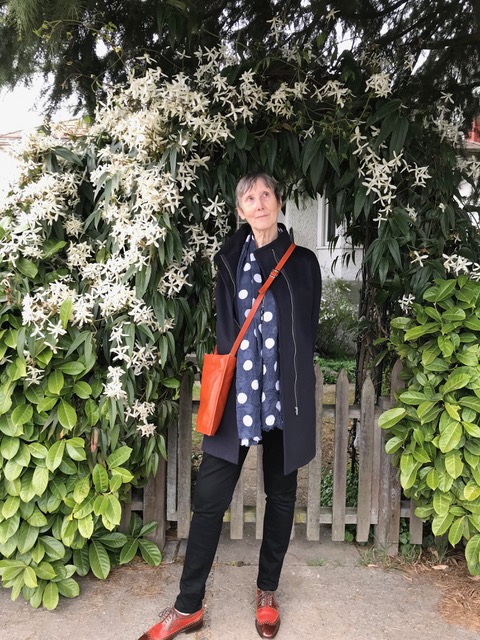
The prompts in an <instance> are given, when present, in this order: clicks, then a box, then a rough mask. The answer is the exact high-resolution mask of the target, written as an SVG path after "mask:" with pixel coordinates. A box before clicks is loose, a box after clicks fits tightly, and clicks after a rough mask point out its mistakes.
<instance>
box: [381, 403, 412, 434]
mask: <svg viewBox="0 0 480 640" xmlns="http://www.w3.org/2000/svg"><path fill="white" fill-rule="evenodd" d="M405 414H406V410H405V409H402V408H401V407H395V408H394V409H388V411H385V412H384V413H382V415H381V416H380V417H379V418H378V426H379V427H381V428H382V429H391V428H392V427H393V426H394V425H396V424H397V423H398V422H400V420H401V419H402V418H403V417H404V416H405Z"/></svg>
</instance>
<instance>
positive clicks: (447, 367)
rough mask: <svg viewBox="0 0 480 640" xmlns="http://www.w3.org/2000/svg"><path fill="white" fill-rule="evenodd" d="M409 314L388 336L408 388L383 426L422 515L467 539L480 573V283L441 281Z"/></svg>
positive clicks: (436, 527) (437, 531) (456, 538)
mask: <svg viewBox="0 0 480 640" xmlns="http://www.w3.org/2000/svg"><path fill="white" fill-rule="evenodd" d="M410 312H411V317H397V318H394V319H393V320H392V321H391V336H390V344H391V346H392V348H393V349H394V351H395V353H397V354H398V355H399V356H400V358H401V359H402V362H403V372H402V378H403V379H404V380H405V381H406V384H407V388H406V390H404V391H402V392H400V393H399V394H398V399H397V405H396V407H395V408H393V409H390V410H388V411H386V412H385V413H384V414H383V415H382V416H381V417H380V419H379V425H380V426H381V427H382V428H383V429H385V430H386V431H387V434H388V440H387V443H386V450H387V452H388V453H391V454H392V455H393V459H394V462H395V464H397V465H398V466H399V469H400V482H401V485H402V487H403V490H404V493H405V495H406V496H407V497H408V498H413V499H414V500H415V501H416V504H417V507H416V514H417V515H418V516H419V517H420V518H422V519H424V520H428V521H430V522H431V527H432V532H433V534H434V535H435V536H441V535H443V534H447V535H448V540H449V542H450V544H451V545H453V546H455V545H457V544H458V543H460V542H461V541H464V542H465V543H466V546H465V556H466V560H467V564H468V568H469V570H470V572H471V573H472V574H474V575H480V364H479V356H480V282H478V281H474V280H472V279H469V277H468V276H467V275H460V276H459V277H458V278H451V279H436V280H435V284H434V285H433V286H430V287H429V288H428V289H427V290H426V291H425V293H424V295H423V301H422V302H421V303H419V302H416V303H413V304H412V305H411V311H410Z"/></svg>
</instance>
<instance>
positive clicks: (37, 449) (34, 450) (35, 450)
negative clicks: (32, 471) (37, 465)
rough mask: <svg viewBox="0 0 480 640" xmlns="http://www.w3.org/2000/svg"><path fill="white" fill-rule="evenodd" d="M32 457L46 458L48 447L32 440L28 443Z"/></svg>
mask: <svg viewBox="0 0 480 640" xmlns="http://www.w3.org/2000/svg"><path fill="white" fill-rule="evenodd" d="M28 448H29V450H30V454H31V456H32V458H37V459H39V460H44V459H45V458H46V457H47V453H48V449H47V448H46V447H44V446H43V444H40V443H39V442H31V443H30V444H29V445H28Z"/></svg>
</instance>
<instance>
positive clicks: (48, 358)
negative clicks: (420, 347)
mask: <svg viewBox="0 0 480 640" xmlns="http://www.w3.org/2000/svg"><path fill="white" fill-rule="evenodd" d="M197 57H198V64H197V65H196V68H195V70H194V72H193V73H190V74H187V73H183V72H181V71H180V72H179V73H178V74H177V75H176V76H174V77H171V78H169V77H166V76H165V75H164V74H163V73H162V71H161V69H159V68H156V67H152V68H150V70H149V71H147V72H146V73H145V74H144V75H142V76H141V77H137V76H136V75H135V74H134V73H133V72H132V74H131V78H130V83H129V84H128V86H126V87H124V88H121V89H118V88H116V89H114V90H112V92H111V93H110V94H109V96H108V99H107V100H106V103H105V104H103V105H100V106H99V108H98V110H97V114H96V118H95V121H94V123H93V124H92V125H91V126H90V127H89V128H88V130H87V131H86V133H85V134H84V135H83V136H79V137H76V138H74V139H72V140H70V141H61V142H60V141H59V140H58V139H57V138H55V136H54V135H45V134H43V133H39V134H36V135H34V136H33V137H31V138H30V140H29V142H28V144H27V146H26V147H25V149H24V150H23V158H24V167H23V173H22V176H21V178H20V180H19V182H18V184H17V185H16V186H14V187H13V188H12V191H11V193H10V195H9V197H8V198H7V199H6V201H5V202H4V204H3V211H2V220H1V227H2V229H3V236H2V239H1V241H0V254H1V256H2V275H1V282H2V288H3V295H4V297H3V302H4V306H3V308H2V325H1V336H0V350H1V353H2V357H3V358H4V361H3V362H4V368H3V371H2V375H1V387H0V453H1V456H2V457H1V461H2V464H3V463H4V464H3V467H2V471H0V502H1V503H2V504H3V505H5V504H6V503H8V504H9V507H8V508H7V509H2V510H1V513H2V516H1V518H2V520H1V521H0V554H1V555H3V556H4V557H5V558H7V559H10V558H15V557H16V556H18V555H19V556H22V557H23V555H24V553H25V552H26V551H29V550H30V549H32V548H35V553H34V554H33V553H32V557H31V560H30V564H28V566H27V565H26V566H25V567H23V566H22V570H25V569H27V568H32V569H33V571H34V573H35V572H36V571H37V569H38V566H39V563H41V561H42V558H43V556H42V554H41V551H42V549H44V548H45V545H46V542H45V540H46V539H47V538H48V540H47V542H49V541H50V539H51V538H53V539H55V540H56V541H58V542H59V543H60V544H61V545H62V548H63V550H64V553H63V554H61V553H60V550H59V548H58V545H57V550H56V552H55V549H54V550H53V551H52V553H53V554H54V555H55V553H57V556H58V558H57V559H59V560H60V559H62V560H65V561H68V559H69V557H70V556H69V552H67V551H66V549H69V548H70V549H74V550H76V552H75V555H74V564H75V565H76V566H77V568H78V566H79V565H82V566H85V562H84V561H85V550H88V553H87V555H88V557H89V558H90V565H91V566H92V569H93V570H94V571H95V573H96V575H99V577H105V575H106V574H108V570H107V569H108V568H109V566H110V565H109V562H111V561H113V560H115V559H116V558H115V554H114V553H112V552H109V547H108V544H107V542H106V540H111V539H110V538H108V533H107V532H108V531H112V530H114V529H115V528H116V527H117V526H118V524H119V522H120V501H121V500H122V499H123V497H124V495H125V489H126V488H128V486H129V485H130V484H131V483H134V484H139V483H141V482H143V481H144V479H145V477H146V476H147V475H148V474H149V473H152V472H155V470H156V468H157V465H158V460H159V456H160V455H163V454H164V453H165V441H164V436H163V433H164V431H165V428H166V427H167V426H168V425H169V424H170V423H171V422H172V420H174V418H175V416H176V411H177V405H176V399H177V396H178V388H179V385H180V379H181V377H182V376H183V375H184V374H185V373H186V372H192V371H193V365H192V363H189V362H186V357H187V355H188V354H190V353H192V352H196V355H197V357H198V359H199V360H200V361H201V359H202V357H203V354H204V353H205V350H206V349H211V348H212V346H213V345H212V334H211V331H210V327H211V322H212V315H213V307H214V305H213V297H212V294H213V290H212V272H211V262H212V256H213V255H214V254H215V252H216V251H217V250H218V248H219V246H220V244H221V243H222V241H223V239H224V238H225V236H226V235H227V234H228V232H229V230H230V229H231V227H232V225H233V224H234V216H233V211H234V206H235V203H234V188H235V184H236V182H237V180H238V178H239V177H240V176H241V175H243V174H245V173H246V172H248V171H251V170H258V169H264V170H267V171H268V172H270V173H271V174H273V175H274V176H275V177H276V178H277V179H279V180H280V181H281V182H282V183H283V184H285V185H286V194H285V195H286V197H293V198H296V199H297V200H298V199H300V198H301V197H302V196H303V194H307V195H310V196H314V195H315V194H317V193H318V192H324V193H325V194H326V196H327V197H328V198H329V199H330V201H331V202H332V204H333V206H334V210H335V214H336V216H337V221H338V222H342V223H343V224H344V226H345V228H346V230H347V234H348V235H349V237H350V238H351V240H352V242H353V244H354V246H355V245H358V244H362V245H363V246H364V248H365V257H366V260H365V264H364V267H363V268H364V270H365V281H367V280H368V282H369V283H370V285H371V286H372V289H371V291H372V300H373V295H375V296H376V298H377V302H378V301H381V302H385V301H394V300H396V299H398V298H400V297H401V295H402V294H405V295H416V294H417V293H419V292H421V291H422V290H423V289H424V288H425V286H426V283H427V282H428V280H429V279H430V278H431V277H432V275H433V274H435V273H440V272H442V273H443V269H444V267H443V262H442V254H443V253H449V251H450V250H451V249H452V248H453V247H456V246H457V245H458V246H460V247H461V246H463V245H462V242H464V241H466V240H467V241H468V239H469V237H470V234H471V225H470V223H469V220H468V218H467V217H466V216H463V215H460V208H459V203H458V201H457V200H455V197H454V196H455V194H456V189H457V185H458V182H459V180H460V177H461V171H460V168H458V167H457V165H456V159H455V155H454V154H453V153H452V142H456V141H457V140H458V136H459V134H458V130H457V129H455V128H452V127H451V124H450V123H449V121H448V120H447V112H446V111H445V108H446V107H445V103H446V101H448V98H447V97H445V100H444V101H443V102H442V103H441V105H440V107H439V109H440V110H439V112H438V114H436V115H435V117H434V118H429V119H428V122H427V121H424V119H423V118H421V117H420V116H419V115H413V113H411V112H408V111H407V110H406V109H405V108H404V106H403V105H402V102H401V101H400V100H399V99H398V98H395V97H392V89H391V87H390V84H389V77H388V74H387V73H386V71H385V70H383V69H382V68H381V67H380V66H379V64H380V63H379V61H373V63H369V64H371V65H373V66H371V67H370V68H368V66H365V68H364V69H362V68H361V67H360V66H359V65H358V64H357V63H356V62H355V61H354V60H352V59H351V57H350V56H349V55H348V54H344V55H343V56H341V58H339V60H338V61H336V62H335V64H334V66H333V67H331V65H332V63H331V62H329V61H328V60H327V59H326V58H325V57H322V53H321V51H319V50H318V49H317V48H316V45H312V47H310V48H306V49H303V50H302V51H291V50H289V51H281V50H279V51H277V52H275V53H271V52H270V53H269V54H268V55H267V54H265V55H263V56H262V57H260V58H259V59H258V60H253V61H252V60H250V61H248V62H242V61H241V60H239V58H237V57H236V55H233V54H232V53H230V52H228V51H226V50H225V49H221V48H220V49H216V50H206V51H201V52H198V55H197ZM331 74H333V76H334V78H333V79H331V77H330V75H331ZM464 162H465V163H466V164H464V166H463V170H464V171H466V172H467V173H468V172H470V174H471V176H472V177H476V178H478V171H479V167H478V164H477V165H475V164H471V163H467V161H466V160H465V161H464ZM470 257H472V256H470ZM466 258H469V256H468V255H466ZM370 307H371V308H374V307H375V305H374V304H373V302H372V304H371V305H370ZM141 436H144V437H141ZM17 481H20V482H21V483H22V487H23V486H24V485H25V492H24V495H23V497H22V495H20V499H19V502H18V504H17V501H16V500H11V498H15V497H17V493H16V492H17ZM60 486H62V487H64V489H61V488H60ZM22 501H23V502H25V503H28V504H33V505H35V506H34V508H38V510H39V513H40V516H42V514H43V516H42V517H40V516H39V520H38V525H34V524H29V521H28V522H27V519H26V518H25V517H24V514H23V512H21V511H19V509H20V503H21V502H22ZM14 503H15V505H17V508H16V509H14V508H13V505H14ZM10 506H11V508H10ZM25 509H26V507H25ZM49 509H50V511H49ZM47 513H49V514H53V515H52V518H51V519H50V520H49V519H47V517H46V516H45V514H47ZM22 527H23V529H25V530H27V529H28V531H29V532H30V534H31V538H29V540H30V539H31V540H33V543H32V546H31V547H29V548H28V549H27V548H26V546H25V544H24V543H23V540H24V538H23V535H22V536H21V535H20V531H23V529H22ZM30 528H31V530H30ZM118 535H120V534H118ZM37 540H39V541H40V542H41V544H37ZM42 540H43V542H42ZM55 544H56V543H55ZM123 544H125V541H123ZM37 547H38V550H37ZM47 547H48V544H47ZM131 548H133V547H131ZM92 549H94V552H93V553H91V550H92ZM99 549H100V551H99ZM102 549H103V551H101V550H102ZM99 553H100V555H101V558H102V559H103V562H99V560H98V558H99V557H100V556H99V555H98V554H99ZM108 553H110V556H109V555H108ZM150 553H152V552H151V550H150ZM125 557H126V556H123V560H125ZM47 559H48V554H47ZM117 560H118V558H117ZM15 562H16V560H15ZM22 562H24V560H22ZM82 562H83V564H82ZM6 566H7V565H6ZM9 566H10V565H9ZM106 567H107V568H106ZM87 568H88V567H87ZM40 574H42V572H41V571H40ZM18 575H19V574H18ZM22 575H25V576H28V575H30V572H29V571H28V572H27V573H26V574H23V573H22ZM35 575H37V577H38V573H35ZM42 575H43V574H42ZM22 579H23V580H24V582H22V583H21V584H20V582H21V581H20V579H19V580H18V581H17V582H18V585H20V587H18V586H17V587H15V588H19V589H21V588H23V587H27V588H28V589H31V590H32V591H27V592H26V594H27V595H26V597H27V596H28V598H29V599H30V601H31V602H32V604H34V605H35V604H37V606H38V604H39V602H40V601H42V602H43V603H44V605H45V606H49V607H50V608H53V607H54V606H56V599H55V589H56V587H55V588H54V587H50V586H49V587H48V591H47V586H48V585H50V584H56V583H55V582H49V580H50V578H48V579H47V578H41V580H43V582H42V584H41V585H40V586H38V581H37V586H35V585H34V584H33V583H34V580H33V578H32V577H31V575H30V578H29V579H28V580H29V584H28V585H27V582H26V580H27V578H22ZM51 579H52V580H53V578H51ZM15 584H17V583H15ZM68 584H69V585H70V587H71V589H72V590H73V591H75V588H74V587H72V586H71V583H68ZM7 585H8V586H12V584H11V583H10V581H7ZM30 585H32V586H30ZM64 589H65V591H68V589H67V587H66V586H65V587H64ZM73 591H72V592H73ZM45 593H47V596H45ZM39 594H40V595H39ZM56 597H57V599H58V589H57V592H56ZM39 598H40V601H39ZM42 598H43V600H42Z"/></svg>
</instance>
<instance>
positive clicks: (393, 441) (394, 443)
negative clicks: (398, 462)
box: [385, 436, 403, 454]
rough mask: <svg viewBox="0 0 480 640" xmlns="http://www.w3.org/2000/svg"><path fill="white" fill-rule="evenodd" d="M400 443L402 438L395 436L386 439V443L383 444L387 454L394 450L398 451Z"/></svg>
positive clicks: (401, 443)
mask: <svg viewBox="0 0 480 640" xmlns="http://www.w3.org/2000/svg"><path fill="white" fill-rule="evenodd" d="M402 445H403V438H399V437H398V436H395V437H393V438H390V440H388V441H387V443H386V444H385V451H386V452H387V453H389V454H392V453H395V451H398V450H399V449H400V447H401V446H402Z"/></svg>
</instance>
